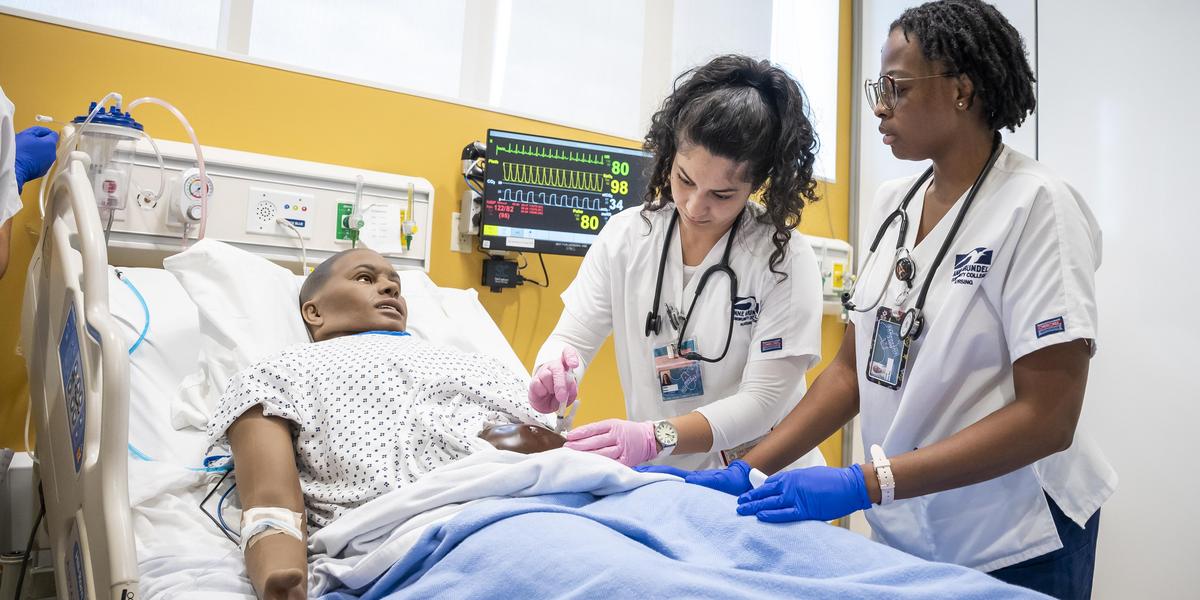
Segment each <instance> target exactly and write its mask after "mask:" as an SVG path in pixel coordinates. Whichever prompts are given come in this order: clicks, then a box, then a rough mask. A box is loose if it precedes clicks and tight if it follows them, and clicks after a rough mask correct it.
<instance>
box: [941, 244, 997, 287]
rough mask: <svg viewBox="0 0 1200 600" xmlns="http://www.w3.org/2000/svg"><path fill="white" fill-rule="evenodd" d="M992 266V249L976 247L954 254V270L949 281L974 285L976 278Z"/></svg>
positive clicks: (980, 277) (980, 276)
mask: <svg viewBox="0 0 1200 600" xmlns="http://www.w3.org/2000/svg"><path fill="white" fill-rule="evenodd" d="M991 268H992V251H991V250H988V249H987V248H976V249H974V250H972V251H970V252H968V253H966V254H955V255H954V272H953V273H952V274H951V275H950V281H952V282H954V283H960V284H963V285H975V280H976V279H983V277H984V276H985V275H987V274H988V271H989V270H991Z"/></svg>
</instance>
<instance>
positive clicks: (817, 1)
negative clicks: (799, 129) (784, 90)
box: [771, 0, 849, 181]
mask: <svg viewBox="0 0 1200 600" xmlns="http://www.w3.org/2000/svg"><path fill="white" fill-rule="evenodd" d="M838 31H839V25H838V2H837V0H809V1H807V2H794V1H789V0H774V10H773V12H772V14H771V60H772V61H774V62H775V64H777V65H779V66H781V67H783V68H784V69H785V70H787V71H788V72H789V73H791V74H792V76H793V77H795V78H796V79H797V80H798V81H800V83H801V84H802V85H803V86H804V92H805V93H806V94H807V95H808V103H809V109H810V110H809V118H810V119H812V122H813V125H814V126H815V127H816V129H817V137H818V138H819V139H820V140H821V150H820V152H818V153H817V162H816V165H815V166H814V167H813V174H814V175H816V176H817V177H821V178H823V179H827V180H829V181H833V180H834V176H835V175H836V174H837V109H838V103H837V99H838V98H837V92H838ZM847 101H849V100H847Z"/></svg>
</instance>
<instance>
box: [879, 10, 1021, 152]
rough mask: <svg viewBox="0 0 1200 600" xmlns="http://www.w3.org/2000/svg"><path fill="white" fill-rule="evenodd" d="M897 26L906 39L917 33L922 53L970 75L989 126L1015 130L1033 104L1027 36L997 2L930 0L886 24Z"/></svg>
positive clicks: (927, 57)
mask: <svg viewBox="0 0 1200 600" xmlns="http://www.w3.org/2000/svg"><path fill="white" fill-rule="evenodd" d="M897 27H899V28H900V29H901V30H902V31H903V32H904V39H905V40H909V36H910V35H911V36H915V37H916V38H917V43H918V44H920V45H921V51H922V53H923V54H924V55H925V58H926V59H928V60H930V61H940V62H941V63H942V64H944V65H946V68H947V69H948V70H950V71H953V72H956V73H959V74H962V75H966V76H967V77H969V78H970V79H971V83H972V84H974V86H975V93H974V96H975V97H976V98H978V99H979V100H980V101H981V102H983V114H984V116H985V118H986V119H987V124H988V127H990V128H991V129H992V131H999V130H1001V129H1004V128H1008V130H1009V131H1015V130H1016V128H1017V126H1019V125H1020V124H1021V123H1023V122H1024V121H1025V117H1026V116H1028V115H1029V113H1031V112H1033V109H1034V108H1035V107H1036V106H1037V95H1036V93H1035V92H1034V89H1033V84H1034V82H1035V81H1037V79H1036V78H1035V77H1034V76H1033V69H1031V68H1030V67H1029V58H1028V56H1027V54H1026V52H1025V42H1024V41H1023V40H1022V39H1021V34H1019V33H1017V29H1016V28H1015V27H1013V26H1012V23H1009V22H1008V19H1006V18H1004V15H1002V14H1000V11H999V10H996V7H995V6H992V5H991V4H987V3H985V2H981V1H980V0H939V1H937V2H929V3H926V4H922V5H920V6H917V7H913V8H910V9H908V10H906V11H904V14H902V15H900V18H899V19H896V20H895V21H893V22H892V26H891V27H889V28H888V30H889V31H893V30H895V29H896V28H897ZM909 41H911V40H909Z"/></svg>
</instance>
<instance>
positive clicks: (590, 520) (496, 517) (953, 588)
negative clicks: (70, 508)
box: [323, 481, 1044, 600]
mask: <svg viewBox="0 0 1200 600" xmlns="http://www.w3.org/2000/svg"><path fill="white" fill-rule="evenodd" d="M735 505H736V500H735V498H734V497H733V496H730V495H727V494H723V493H721V492H716V491H713V490H709V489H706V488H702V487H699V486H694V485H689V484H685V483H682V482H674V481H664V482H658V483H652V484H649V485H646V486H643V487H640V488H638V489H635V490H633V491H630V492H626V493H621V494H615V495H612V496H606V497H601V498H597V497H596V496H593V495H591V494H552V495H544V496H536V497H532V498H505V499H497V500H485V501H482V502H479V503H476V504H475V505H473V506H470V507H468V508H467V509H465V510H464V511H463V512H461V513H459V514H458V515H456V516H455V517H454V518H452V519H450V520H448V521H447V522H445V523H442V524H440V525H435V526H431V527H430V528H429V529H428V530H426V531H425V532H424V534H423V535H422V537H421V539H420V540H419V541H418V542H417V543H416V545H415V546H414V547H413V548H412V550H410V551H409V553H408V554H407V555H406V556H405V557H404V558H403V559H402V560H400V561H399V562H397V563H396V564H395V565H393V566H392V568H391V569H389V570H388V571H387V572H386V573H384V574H383V575H382V576H381V577H380V578H379V579H378V580H376V581H375V582H374V583H373V584H372V585H370V586H369V587H367V588H365V589H360V590H341V591H337V592H334V593H331V594H327V595H325V596H323V598H326V599H329V600H350V599H362V600H374V599H379V598H389V599H390V598H435V597H436V598H497V599H503V600H512V599H514V598H546V597H573V598H606V599H611V598H627V597H650V598H662V597H685V598H747V599H751V598H753V599H755V600H762V599H764V598H789V597H790V598H838V599H847V598H880V597H887V598H922V599H924V598H956V599H968V598H1043V597H1044V596H1041V595H1040V594H1036V593H1034V592H1031V591H1028V590H1024V589H1021V588H1016V587H1012V586H1009V585H1006V584H1004V583H1001V582H999V581H997V580H995V579H993V578H991V577H989V576H987V575H985V574H982V573H979V572H976V571H973V570H971V569H967V568H964V567H959V566H955V565H948V564H942V563H933V562H929V561H926V560H922V559H919V558H916V557H914V556H911V555H908V554H905V553H903V552H900V551H898V550H893V549H891V548H888V547H886V546H884V545H882V544H877V543H875V542H871V541H869V540H867V539H865V538H863V537H862V536H860V535H858V534H856V533H852V532H849V531H846V530H844V529H841V528H838V527H833V526H830V525H828V524H825V523H820V522H805V523H790V524H783V525H772V524H766V523H761V522H759V521H758V520H756V519H754V518H753V517H740V516H738V515H737V514H736V513H735V512H734V506H735Z"/></svg>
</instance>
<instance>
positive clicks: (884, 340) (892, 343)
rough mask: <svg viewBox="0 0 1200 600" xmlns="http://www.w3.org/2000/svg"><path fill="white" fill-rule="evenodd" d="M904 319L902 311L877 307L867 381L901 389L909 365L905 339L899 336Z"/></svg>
mask: <svg viewBox="0 0 1200 600" xmlns="http://www.w3.org/2000/svg"><path fill="white" fill-rule="evenodd" d="M903 318H904V312H903V311H899V310H892V309H890V308H888V307H886V306H882V307H880V308H879V312H878V313H877V314H876V318H875V333H874V336H873V337H872V339H871V354H870V358H869V359H868V361H867V380H868V381H870V382H872V383H876V384H879V385H882V386H883V387H886V388H891V389H893V390H896V389H900V384H901V383H902V382H903V381H904V368H905V367H906V366H907V365H908V340H906V339H904V338H902V337H900V321H901V319H903Z"/></svg>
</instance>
